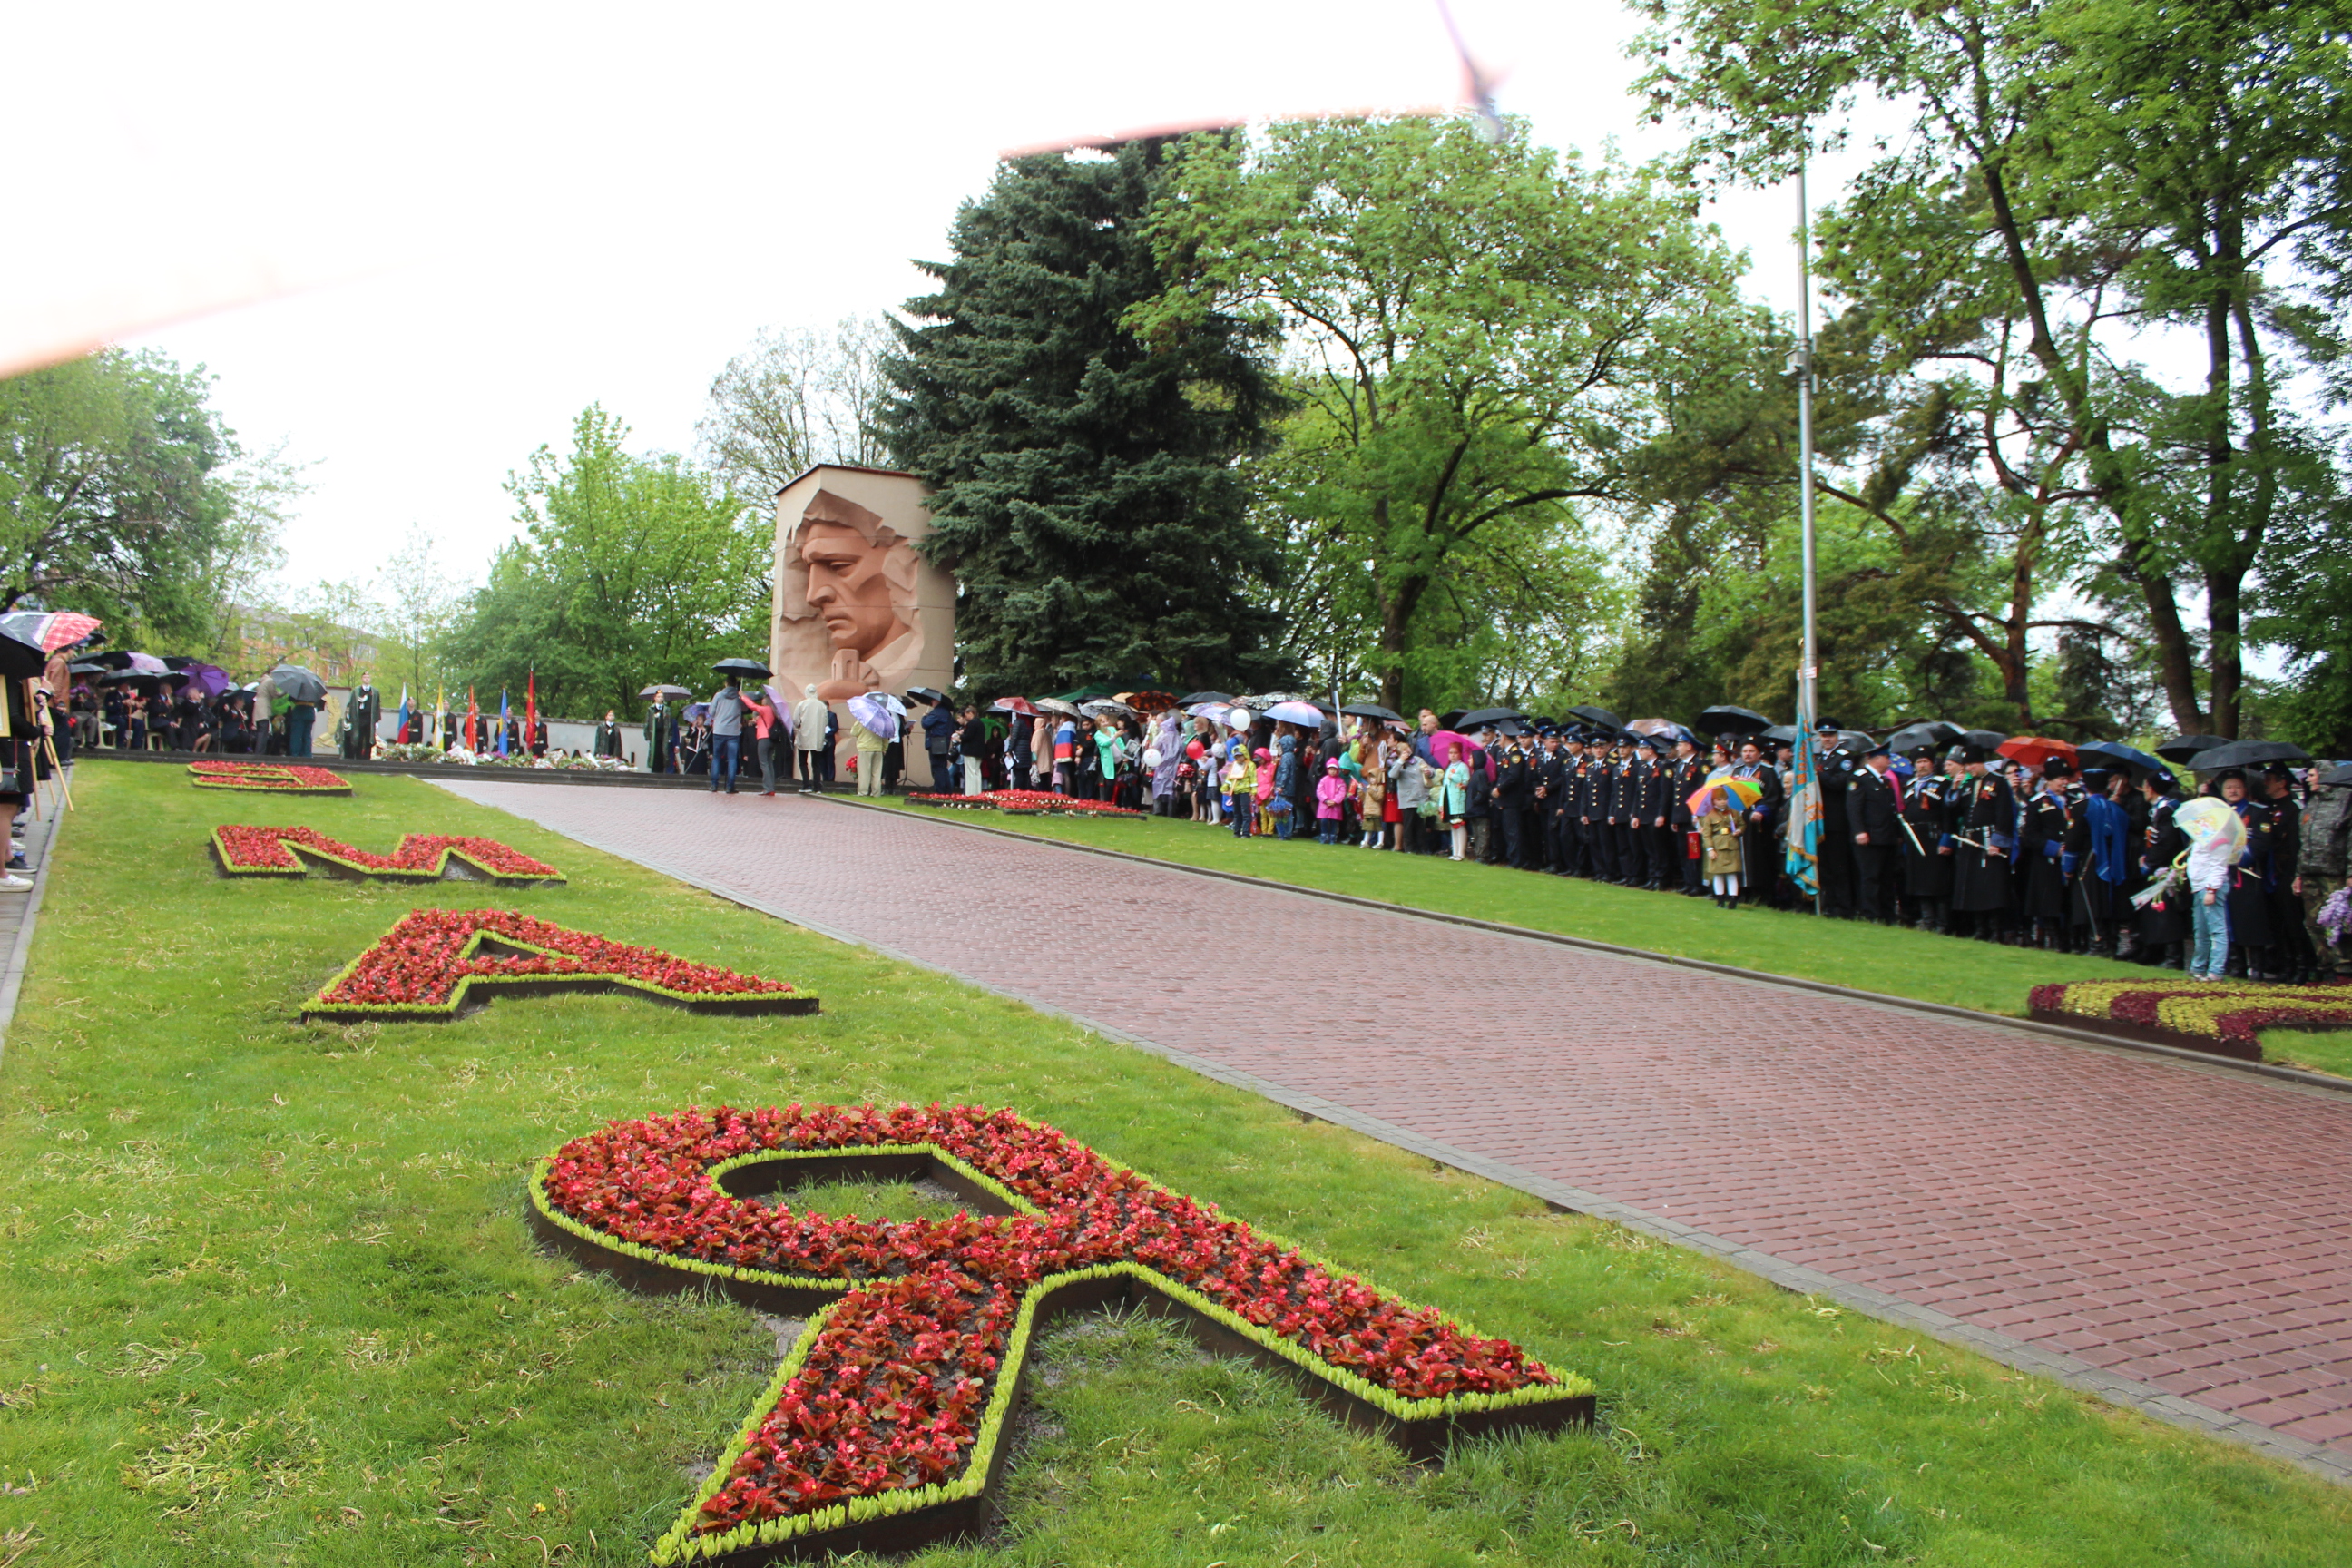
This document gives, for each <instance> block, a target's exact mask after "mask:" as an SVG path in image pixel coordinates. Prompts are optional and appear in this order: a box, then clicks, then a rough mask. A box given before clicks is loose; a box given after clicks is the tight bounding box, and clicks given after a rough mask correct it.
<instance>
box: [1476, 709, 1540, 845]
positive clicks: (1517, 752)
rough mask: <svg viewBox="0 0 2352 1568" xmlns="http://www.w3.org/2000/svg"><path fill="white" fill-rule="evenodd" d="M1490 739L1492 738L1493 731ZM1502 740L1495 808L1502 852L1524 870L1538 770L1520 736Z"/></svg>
mask: <svg viewBox="0 0 2352 1568" xmlns="http://www.w3.org/2000/svg"><path fill="white" fill-rule="evenodd" d="M1488 739H1489V741H1490V742H1493V739H1494V738H1493V736H1492V735H1491V733H1490V735H1489V737H1488ZM1499 744H1500V745H1501V748H1502V750H1501V753H1500V755H1498V756H1496V759H1495V804H1494V811H1495V815H1496V817H1497V818H1499V819H1500V821H1501V824H1502V829H1503V842H1502V847H1501V854H1502V858H1503V863H1504V864H1505V865H1507V866H1509V867H1510V868H1512V869H1513V870H1517V871H1524V870H1526V869H1527V866H1528V842H1527V825H1528V807H1529V806H1530V805H1534V804H1535V798H1536V782H1535V770H1534V769H1532V768H1530V767H1529V766H1528V754H1527V752H1525V751H1524V750H1523V749H1522V748H1521V747H1520V744H1519V742H1518V740H1517V737H1513V738H1512V739H1511V740H1509V741H1507V742H1499Z"/></svg>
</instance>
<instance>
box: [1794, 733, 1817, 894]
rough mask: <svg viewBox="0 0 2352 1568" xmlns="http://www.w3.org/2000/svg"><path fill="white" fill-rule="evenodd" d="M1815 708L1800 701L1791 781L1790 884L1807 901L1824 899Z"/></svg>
mask: <svg viewBox="0 0 2352 1568" xmlns="http://www.w3.org/2000/svg"><path fill="white" fill-rule="evenodd" d="M1820 745H1821V738H1820V737H1819V736H1817V735H1815V734H1814V733H1813V712H1812V705H1811V703H1809V702H1807V701H1806V700H1805V699H1804V695H1803V692H1802V690H1800V691H1799V694H1798V697H1797V771H1796V774H1795V776H1794V777H1792V778H1791V779H1790V781H1789V854H1788V860H1787V870H1788V875H1789V880H1790V881H1791V882H1793V883H1795V884H1796V887H1797V891H1799V892H1800V893H1801V894H1803V895H1804V896H1805V897H1806V898H1808V899H1816V900H1817V899H1819V898H1820V897H1821V896H1822V773H1821V763H1820V761H1819V759H1818V757H1817V756H1816V752H1817V750H1818V748H1819V747H1820Z"/></svg>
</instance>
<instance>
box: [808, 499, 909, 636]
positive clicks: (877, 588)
mask: <svg viewBox="0 0 2352 1568" xmlns="http://www.w3.org/2000/svg"><path fill="white" fill-rule="evenodd" d="M800 551H801V560H802V561H803V563H805V564H806V565H807V567H808V602H809V604H810V605H811V606H812V607H813V608H814V609H815V611H816V612H817V614H818V615H819V616H823V617H824V629H825V635H826V636H827V637H829V638H830V639H831V640H832V643H833V646H834V647H837V648H844V649H846V650H848V651H849V652H852V653H855V654H856V655H857V656H858V657H859V658H872V657H873V656H874V655H875V654H876V653H877V652H878V651H880V649H881V648H882V647H883V645H884V644H886V643H887V642H888V641H889V640H890V639H891V638H892V637H896V636H897V635H898V633H899V632H900V631H901V630H903V629H904V628H903V627H902V626H900V625H899V623H898V616H897V614H896V613H895V612H894V611H893V610H892V609H891V607H890V581H889V578H888V577H887V574H885V573H884V571H883V558H884V557H885V556H886V555H887V554H888V551H887V549H885V548H882V547H880V546H877V545H876V544H874V543H872V542H870V541H868V540H867V539H866V538H865V536H863V535H862V534H860V533H859V532H858V531H857V530H856V529H854V528H851V527H848V526H846V525H845V524H843V523H837V522H812V523H810V524H809V525H808V526H807V527H806V528H804V529H803V530H802V531H801V541H800Z"/></svg>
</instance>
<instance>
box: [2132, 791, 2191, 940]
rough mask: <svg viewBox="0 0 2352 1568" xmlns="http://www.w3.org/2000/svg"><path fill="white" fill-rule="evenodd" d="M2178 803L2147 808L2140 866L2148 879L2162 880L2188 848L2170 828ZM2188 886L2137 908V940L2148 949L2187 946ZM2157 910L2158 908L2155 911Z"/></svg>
mask: <svg viewBox="0 0 2352 1568" xmlns="http://www.w3.org/2000/svg"><path fill="white" fill-rule="evenodd" d="M2179 808H2180V802H2179V800H2177V799H2174V798H2173V797H2172V796H2170V795H2167V796H2165V797H2163V798H2162V799H2160V800H2158V801H2157V802H2156V803H2155V804H2154V805H2151V806H2150V807H2148V813H2147V849H2146V851H2145V852H2144V855H2143V864H2144V865H2146V867H2147V873H2148V875H2149V876H2150V877H2151V878H2160V877H2163V876H2166V875H2167V874H2168V872H2169V871H2170V869H2171V867H2172V863H2173V861H2174V860H2176V859H2178V858H2179V857H2180V856H2181V855H2182V854H2183V853H2184V852H2186V851H2187V849H2188V848H2189V836H2188V835H2187V834H2185V833H2183V832H2181V831H2180V829H2179V828H2178V827H2176V826H2173V823H2172V814H2173V813H2174V812H2175V811H2178V810H2179ZM2159 906H2160V907H2159ZM2190 929H2191V928H2190V924H2189V889H2188V884H2187V883H2186V882H2183V883H2182V884H2181V886H2180V887H2179V889H2178V890H2177V891H2175V892H2173V893H2171V894H2170V895H2168V897H2165V898H2162V899H2158V900H2150V901H2149V902H2147V903H2146V904H2143V905H2141V906H2140V911H2139V937H2140V940H2141V941H2142V942H2147V944H2148V945H2149V946H2151V947H2160V946H2163V945H2164V944H2166V943H2168V942H2187V941H2188V940H2189V933H2190Z"/></svg>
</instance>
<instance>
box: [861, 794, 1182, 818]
mask: <svg viewBox="0 0 2352 1568" xmlns="http://www.w3.org/2000/svg"><path fill="white" fill-rule="evenodd" d="M907 798H908V800H911V801H918V802H920V803H921V804H922V805H961V806H965V807H968V808H981V809H984V808H989V807H994V808H996V809H999V810H1003V811H1062V812H1068V813H1070V814H1071V815H1072V816H1149V815H1150V813H1148V812H1141V811H1130V810H1129V809H1128V808H1127V807H1126V806H1123V805H1111V804H1110V803H1109V802H1108V801H1101V800H1079V799H1077V798H1076V797H1075V796H1072V795H1055V793H1054V792H1053V791H1051V790H1044V789H992V790H990V791H989V792H988V793H987V794H985V795H908V797H907Z"/></svg>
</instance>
